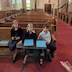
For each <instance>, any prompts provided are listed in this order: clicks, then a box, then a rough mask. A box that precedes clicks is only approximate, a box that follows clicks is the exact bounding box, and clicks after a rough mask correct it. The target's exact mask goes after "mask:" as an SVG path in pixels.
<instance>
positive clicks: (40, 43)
mask: <svg viewBox="0 0 72 72" xmlns="http://www.w3.org/2000/svg"><path fill="white" fill-rule="evenodd" d="M36 47H37V48H46V41H45V40H37V41H36Z"/></svg>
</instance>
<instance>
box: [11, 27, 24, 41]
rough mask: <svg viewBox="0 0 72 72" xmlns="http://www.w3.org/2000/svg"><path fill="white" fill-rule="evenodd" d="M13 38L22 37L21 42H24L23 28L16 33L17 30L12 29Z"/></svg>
mask: <svg viewBox="0 0 72 72" xmlns="http://www.w3.org/2000/svg"><path fill="white" fill-rule="evenodd" d="M11 37H20V40H22V37H23V30H22V29H21V28H18V30H16V31H15V29H14V28H12V29H11Z"/></svg>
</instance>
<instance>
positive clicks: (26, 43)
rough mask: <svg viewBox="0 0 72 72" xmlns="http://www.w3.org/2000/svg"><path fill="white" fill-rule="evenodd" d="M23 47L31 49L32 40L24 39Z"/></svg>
mask: <svg viewBox="0 0 72 72" xmlns="http://www.w3.org/2000/svg"><path fill="white" fill-rule="evenodd" d="M23 46H25V47H32V46H34V40H33V39H25V40H24V44H23Z"/></svg>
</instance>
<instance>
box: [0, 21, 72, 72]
mask: <svg viewBox="0 0 72 72" xmlns="http://www.w3.org/2000/svg"><path fill="white" fill-rule="evenodd" d="M71 31H72V27H71V26H69V25H67V24H65V23H64V22H62V21H59V23H58V24H57V32H56V38H57V51H56V56H55V58H54V59H53V61H52V63H47V64H44V65H43V66H42V67H40V66H39V65H38V64H35V63H34V64H28V65H27V66H26V67H25V69H24V70H23V72H67V71H66V69H65V68H63V67H62V65H61V64H60V61H65V60H68V61H69V62H70V63H72V48H71V47H72V40H71V37H72V32H71ZM21 67H22V60H19V61H17V62H16V63H15V64H13V63H12V62H11V60H10V58H9V57H2V58H0V72H21Z"/></svg>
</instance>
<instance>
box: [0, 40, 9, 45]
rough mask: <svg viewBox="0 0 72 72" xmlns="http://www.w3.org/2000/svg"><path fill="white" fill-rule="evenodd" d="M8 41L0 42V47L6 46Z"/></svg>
mask: <svg viewBox="0 0 72 72" xmlns="http://www.w3.org/2000/svg"><path fill="white" fill-rule="evenodd" d="M8 42H9V40H0V46H8Z"/></svg>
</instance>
